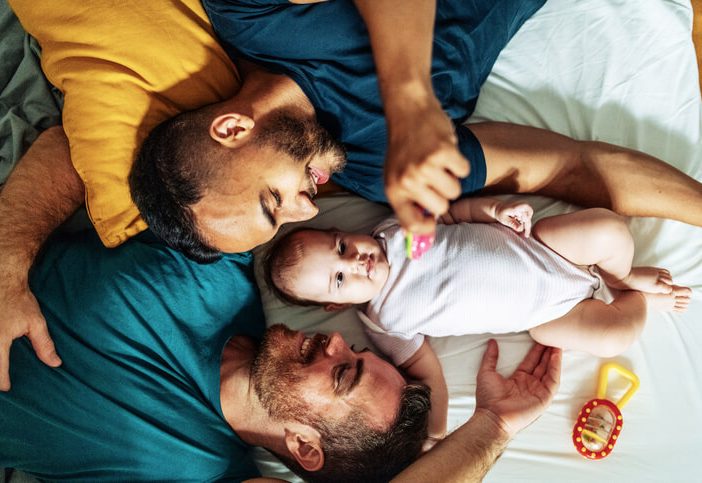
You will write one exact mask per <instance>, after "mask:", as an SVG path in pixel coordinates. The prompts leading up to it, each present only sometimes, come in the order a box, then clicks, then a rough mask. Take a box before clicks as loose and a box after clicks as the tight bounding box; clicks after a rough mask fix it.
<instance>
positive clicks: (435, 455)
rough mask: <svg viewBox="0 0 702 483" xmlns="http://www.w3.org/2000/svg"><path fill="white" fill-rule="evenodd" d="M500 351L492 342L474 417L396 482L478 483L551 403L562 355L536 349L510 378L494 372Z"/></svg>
mask: <svg viewBox="0 0 702 483" xmlns="http://www.w3.org/2000/svg"><path fill="white" fill-rule="evenodd" d="M498 355H499V351H498V347H497V342H495V340H490V341H489V342H488V346H487V349H486V350H485V354H484V355H483V360H482V362H481V364H480V369H479V370H478V378H477V386H476V394H475V402H476V410H475V413H474V414H473V416H472V417H471V418H470V419H469V420H468V422H466V423H465V424H464V425H463V426H461V427H460V428H458V429H457V430H456V431H454V432H453V433H451V434H450V435H449V436H448V437H446V439H444V440H443V441H441V442H440V443H439V444H437V445H436V446H435V447H434V448H433V449H432V450H431V451H429V452H428V453H427V454H425V455H424V456H422V457H421V458H419V459H418V460H417V461H416V462H415V463H414V464H412V465H410V466H409V467H408V468H407V469H406V470H405V471H403V472H402V473H400V474H399V475H398V476H397V478H395V479H394V480H393V481H395V482H414V481H442V482H444V481H445V482H453V481H456V482H459V481H460V482H468V481H471V482H472V481H481V480H482V479H483V478H484V477H485V474H486V473H487V472H488V470H490V468H492V466H493V464H494V463H495V460H497V458H498V456H500V454H502V452H503V451H504V449H505V448H506V447H507V443H509V441H510V440H511V439H512V438H513V437H514V436H515V435H516V434H517V433H518V432H519V431H521V430H522V429H524V428H526V427H527V426H528V425H529V424H531V423H532V422H533V421H534V420H535V419H537V418H538V417H539V416H541V414H543V412H544V411H545V410H546V408H547V407H548V406H549V405H550V404H551V401H552V400H553V397H554V396H555V394H556V392H557V391H558V386H559V384H560V376H561V351H560V350H559V349H554V348H551V347H544V346H542V345H540V344H534V345H533V346H532V348H531V350H530V351H529V352H528V353H527V355H526V356H525V357H524V359H523V360H522V362H521V363H520V364H519V367H517V370H516V371H514V373H513V374H512V375H511V376H510V377H504V376H502V375H501V374H499V373H498V372H497V370H496V367H497V359H498Z"/></svg>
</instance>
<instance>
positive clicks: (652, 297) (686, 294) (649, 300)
mask: <svg viewBox="0 0 702 483" xmlns="http://www.w3.org/2000/svg"><path fill="white" fill-rule="evenodd" d="M671 288H672V291H671V292H670V293H650V292H643V296H644V298H645V299H646V305H647V306H648V308H649V310H657V311H659V312H685V311H686V310H687V306H688V305H689V304H690V297H691V296H692V290H690V288H689V287H681V286H680V285H672V286H671Z"/></svg>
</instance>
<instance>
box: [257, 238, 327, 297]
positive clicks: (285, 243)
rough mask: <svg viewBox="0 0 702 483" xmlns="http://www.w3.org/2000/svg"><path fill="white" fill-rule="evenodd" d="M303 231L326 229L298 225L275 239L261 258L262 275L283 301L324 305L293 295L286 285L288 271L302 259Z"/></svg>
mask: <svg viewBox="0 0 702 483" xmlns="http://www.w3.org/2000/svg"><path fill="white" fill-rule="evenodd" d="M305 231H327V230H318V229H315V228H307V227H299V228H295V229H293V230H290V231H289V232H288V233H286V234H285V235H283V236H281V237H280V238H279V239H278V240H276V241H275V242H274V243H273V245H272V246H271V247H270V248H269V250H268V253H267V254H266V258H265V259H264V260H263V276H264V278H265V280H266V285H268V288H269V289H270V290H271V292H273V294H275V296H276V297H278V298H279V299H280V300H282V301H283V302H286V303H288V304H291V305H302V306H324V305H326V302H316V301H314V300H308V299H304V298H301V297H297V296H295V295H294V294H293V293H292V292H291V291H290V290H289V289H288V288H286V286H287V287H289V286H290V283H291V282H292V280H290V272H291V271H292V268H293V267H295V265H297V264H298V263H300V261H301V260H302V256H303V254H304V248H305V247H304V245H303V243H302V240H301V239H300V234H301V233H302V232H305Z"/></svg>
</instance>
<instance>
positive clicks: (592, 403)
mask: <svg viewBox="0 0 702 483" xmlns="http://www.w3.org/2000/svg"><path fill="white" fill-rule="evenodd" d="M611 371H616V372H618V373H619V374H620V375H621V376H623V377H624V378H626V379H628V380H629V382H630V383H631V386H630V387H629V388H628V389H627V391H626V393H624V395H623V396H622V397H621V399H620V400H619V401H617V402H616V403H614V402H612V401H610V400H609V399H605V394H606V393H607V382H608V380H609V373H610V372H611ZM638 388H639V378H638V377H637V376H636V374H634V373H633V372H631V371H629V370H628V369H625V368H624V367H622V366H620V365H619V364H616V363H614V362H608V363H607V364H605V365H603V366H602V368H601V369H600V379H599V383H598V385H597V397H596V398H595V399H591V400H589V401H588V402H586V403H585V405H584V406H583V408H582V409H581V410H580V414H578V419H577V421H576V422H575V426H573V444H574V445H575V448H576V449H577V450H578V453H580V454H581V455H582V456H584V457H585V458H587V459H591V460H599V459H602V458H605V457H606V456H609V454H610V453H611V452H612V450H613V449H614V445H615V444H617V440H618V439H619V434H620V433H621V432H622V426H623V424H624V419H623V418H622V412H621V408H623V407H624V405H625V404H626V403H628V402H629V399H631V396H633V395H634V393H635V392H636V390H637V389H638Z"/></svg>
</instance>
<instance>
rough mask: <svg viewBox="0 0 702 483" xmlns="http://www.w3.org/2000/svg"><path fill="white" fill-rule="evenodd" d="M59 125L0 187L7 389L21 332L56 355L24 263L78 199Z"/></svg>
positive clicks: (1, 377)
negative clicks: (14, 346)
mask: <svg viewBox="0 0 702 483" xmlns="http://www.w3.org/2000/svg"><path fill="white" fill-rule="evenodd" d="M84 193H85V192H84V189H83V182H82V181H81V180H80V178H79V177H78V173H76V171H75V169H74V168H73V165H72V164H71V157H70V153H69V148H68V139H66V136H65V134H64V132H63V129H62V128H61V126H57V127H53V128H49V129H47V130H46V131H44V132H43V133H41V134H40V135H39V137H38V138H37V140H36V141H34V144H32V146H31V147H30V148H29V150H28V151H27V153H26V154H25V155H24V157H22V159H20V161H19V162H18V163H17V166H16V167H15V169H14V170H13V171H12V173H10V176H9V177H8V178H7V182H6V183H5V186H4V187H3V188H2V191H0V390H2V391H7V390H9V389H10V369H9V365H10V346H11V345H12V341H14V340H15V339H17V338H19V337H22V336H27V337H28V338H29V340H30V341H31V343H32V346H33V347H34V351H35V352H36V353H37V356H39V359H41V360H42V361H43V362H44V363H45V364H47V365H49V366H52V367H56V366H58V365H60V364H61V359H60V358H59V357H58V356H57V355H56V351H55V349H54V343H53V341H52V340H51V337H50V336H49V331H48V330H47V328H46V321H45V320H44V317H43V316H42V314H41V311H40V310H39V305H38V304H37V301H36V299H35V298H34V296H33V295H32V294H31V293H30V290H29V282H28V277H29V275H28V274H29V269H30V267H31V266H32V263H33V261H34V258H35V257H36V255H37V253H38V252H39V248H40V247H41V245H42V244H43V243H44V241H45V240H46V239H47V237H48V236H49V234H50V233H51V232H52V231H54V229H55V228H56V227H57V226H59V225H60V224H61V223H62V222H63V221H65V220H66V218H68V216H69V215H70V214H71V213H73V212H74V211H75V210H76V208H78V206H79V205H80V204H81V203H82V202H83V197H84Z"/></svg>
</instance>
